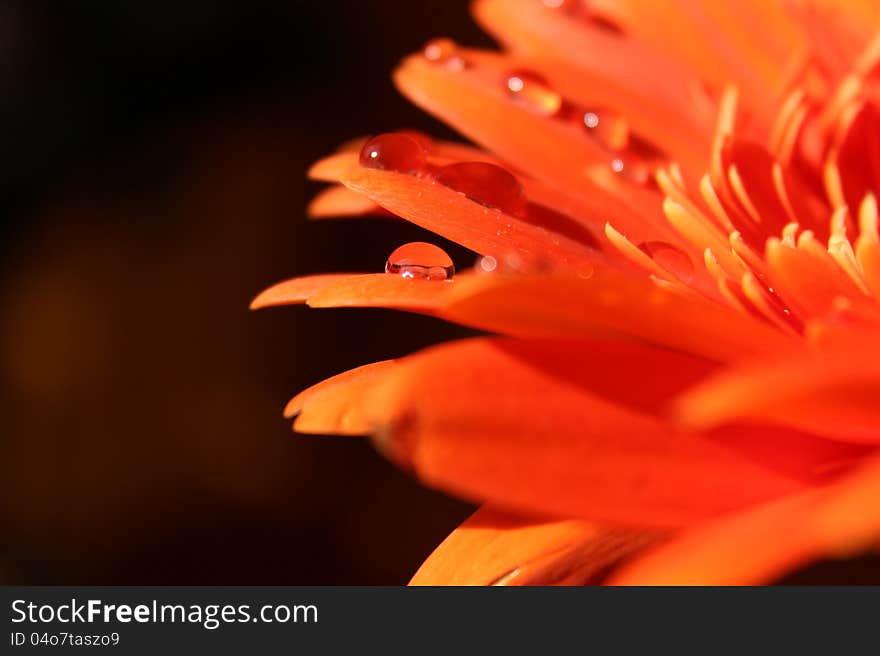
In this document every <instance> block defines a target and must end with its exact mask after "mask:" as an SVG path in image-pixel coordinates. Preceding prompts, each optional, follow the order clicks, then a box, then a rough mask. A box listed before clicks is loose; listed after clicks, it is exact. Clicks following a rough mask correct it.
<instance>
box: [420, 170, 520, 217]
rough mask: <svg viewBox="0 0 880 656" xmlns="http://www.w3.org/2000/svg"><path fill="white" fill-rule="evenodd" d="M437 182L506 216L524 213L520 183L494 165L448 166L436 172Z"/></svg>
mask: <svg viewBox="0 0 880 656" xmlns="http://www.w3.org/2000/svg"><path fill="white" fill-rule="evenodd" d="M436 180H437V182H439V183H440V184H442V185H445V186H447V187H449V188H450V189H454V190H455V191H457V192H459V193H461V194H464V195H465V196H467V197H468V198H470V199H471V200H473V201H476V202H477V203H480V204H481V205H486V206H488V207H495V208H497V209H499V210H501V211H502V212H504V213H505V214H511V215H518V214H521V213H522V212H523V211H524V210H525V206H526V196H525V192H524V191H523V188H522V185H521V184H520V183H519V180H517V179H516V178H515V177H514V176H513V175H512V174H511V173H510V172H508V171H506V170H504V169H503V168H501V167H500V166H497V165H495V164H490V163H488V162H458V163H456V164H449V165H447V166H444V167H442V168H441V169H440V170H439V171H438V172H437V175H436Z"/></svg>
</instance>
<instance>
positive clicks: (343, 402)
mask: <svg viewBox="0 0 880 656" xmlns="http://www.w3.org/2000/svg"><path fill="white" fill-rule="evenodd" d="M395 364H396V363H395V361H394V360H383V361H381V362H374V363H372V364H367V365H363V366H362V367H357V368H356V369H350V370H349V371H346V372H344V373H341V374H337V375H336V376H333V377H331V378H328V379H327V380H324V381H321V382H320V383H318V384H317V385H312V386H311V387H309V388H308V389H306V390H304V391H302V392H300V393H299V394H297V395H296V396H294V397H293V398H292V399H291V400H290V402H289V403H288V404H287V407H285V408H284V416H285V417H288V418H289V417H296V421H295V422H294V425H293V427H294V429H296V430H297V431H299V432H301V433H312V434H326V435H366V434H367V433H369V432H370V425H369V423H368V421H367V417H366V415H365V414H364V411H363V408H362V407H361V405H360V402H361V400H362V399H363V396H364V393H365V392H366V391H367V390H368V389H369V388H370V386H371V385H373V384H375V383H376V381H378V380H381V378H382V377H383V376H385V375H387V374H388V372H390V371H392V370H393V368H394V366H395Z"/></svg>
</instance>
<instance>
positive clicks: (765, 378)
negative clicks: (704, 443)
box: [678, 334, 880, 444]
mask: <svg viewBox="0 0 880 656" xmlns="http://www.w3.org/2000/svg"><path fill="white" fill-rule="evenodd" d="M878 390H880V351H878V350H877V348H876V345H875V337H874V336H873V335H868V336H864V337H860V336H858V335H856V334H852V335H849V336H847V338H846V341H844V342H843V343H841V344H838V345H835V346H831V347H825V348H823V349H822V350H821V351H820V352H819V353H812V352H808V351H804V352H802V353H800V354H797V353H794V354H791V355H790V356H788V357H783V358H774V359H771V360H769V361H761V362H757V363H755V364H752V365H750V366H742V367H739V368H734V369H731V370H728V371H724V372H721V373H719V374H718V375H717V377H712V378H709V379H708V380H706V381H704V382H703V383H701V384H700V385H698V386H697V387H695V388H694V389H692V390H689V391H688V392H687V393H685V394H684V396H683V397H682V398H681V399H679V401H678V410H679V413H680V416H681V418H682V420H683V421H685V422H686V423H687V424H688V425H691V426H694V427H697V428H706V427H710V426H716V425H719V424H722V423H725V422H729V421H731V420H735V419H738V418H752V419H761V420H764V421H772V422H773V423H777V424H783V425H788V426H794V427H798V428H801V429H803V430H805V431H809V432H813V433H817V434H821V435H825V436H827V437H830V438H832V439H839V440H849V441H853V442H860V443H866V444H880V409H878V406H877V403H876V399H877V392H878Z"/></svg>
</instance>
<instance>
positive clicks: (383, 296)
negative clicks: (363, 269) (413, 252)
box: [307, 273, 456, 314]
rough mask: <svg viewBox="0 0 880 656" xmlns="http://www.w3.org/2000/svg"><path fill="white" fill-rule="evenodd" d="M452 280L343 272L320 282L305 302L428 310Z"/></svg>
mask: <svg viewBox="0 0 880 656" xmlns="http://www.w3.org/2000/svg"><path fill="white" fill-rule="evenodd" d="M455 284H456V283H455V281H453V280H421V279H418V278H404V277H403V276H398V275H394V274H390V273H364V274H360V275H354V276H346V277H345V278H341V279H339V280H335V281H333V282H331V283H330V284H328V285H324V286H322V287H321V288H320V289H318V290H316V291H315V293H314V294H312V295H311V296H309V298H308V301H307V303H308V305H309V307H314V308H324V307H382V308H392V309H398V310H411V311H414V312H422V313H426V314H432V313H433V312H435V311H436V310H437V308H439V307H441V306H442V304H443V301H444V299H445V298H446V297H447V296H448V295H449V294H450V292H451V290H452V286H453V285H455Z"/></svg>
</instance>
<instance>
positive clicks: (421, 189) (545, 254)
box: [340, 167, 600, 270]
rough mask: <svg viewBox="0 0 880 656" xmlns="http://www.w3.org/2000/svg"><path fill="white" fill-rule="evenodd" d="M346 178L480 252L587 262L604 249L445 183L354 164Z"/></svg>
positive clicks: (400, 212)
mask: <svg viewBox="0 0 880 656" xmlns="http://www.w3.org/2000/svg"><path fill="white" fill-rule="evenodd" d="M340 180H341V182H342V183H343V184H344V185H345V186H346V187H348V188H349V189H352V190H354V191H356V192H358V193H362V194H364V195H365V196H367V197H368V198H370V199H371V200H373V201H374V202H376V203H378V204H379V205H381V206H382V207H384V208H385V209H387V210H389V211H390V212H393V213H394V214H397V215H398V216H401V217H403V218H404V219H407V220H408V221H411V222H412V223H415V224H416V225H419V226H421V227H423V228H426V229H427V230H431V231H432V232H435V233H437V234H439V235H442V236H444V237H446V238H447V239H449V240H451V241H454V242H456V243H459V244H461V245H462V246H465V247H467V248H470V249H471V250H473V251H476V252H478V253H483V254H487V255H498V256H505V255H508V254H510V253H517V254H519V255H521V256H523V257H526V258H528V259H530V260H535V259H537V260H546V259H548V258H550V259H551V260H552V261H553V262H555V263H558V264H565V265H569V266H571V267H575V268H577V267H581V268H583V267H585V268H586V269H587V270H591V268H592V266H591V262H593V261H595V260H596V259H597V258H598V257H600V254H599V253H597V252H596V251H594V250H592V249H591V248H587V247H586V246H583V245H581V244H578V243H576V242H574V241H572V240H570V239H567V238H566V237H563V236H562V235H559V234H557V233H553V232H550V231H548V230H546V229H544V228H541V227H539V226H534V225H530V224H528V223H526V222H525V221H522V220H520V219H518V218H516V217H513V216H510V215H508V214H504V213H503V212H501V211H500V210H498V209H493V208H489V207H486V206H484V205H480V204H479V203H476V202H474V201H472V200H470V199H469V198H467V197H466V196H464V195H463V194H460V193H458V192H456V191H454V190H452V189H450V188H448V187H445V186H443V185H441V184H436V183H434V182H431V181H428V180H424V179H421V178H417V177H415V176H410V175H403V174H400V173H395V172H392V171H382V170H378V169H367V168H362V167H353V168H350V169H348V170H347V172H346V173H345V174H344V175H342V176H341V178H340Z"/></svg>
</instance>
